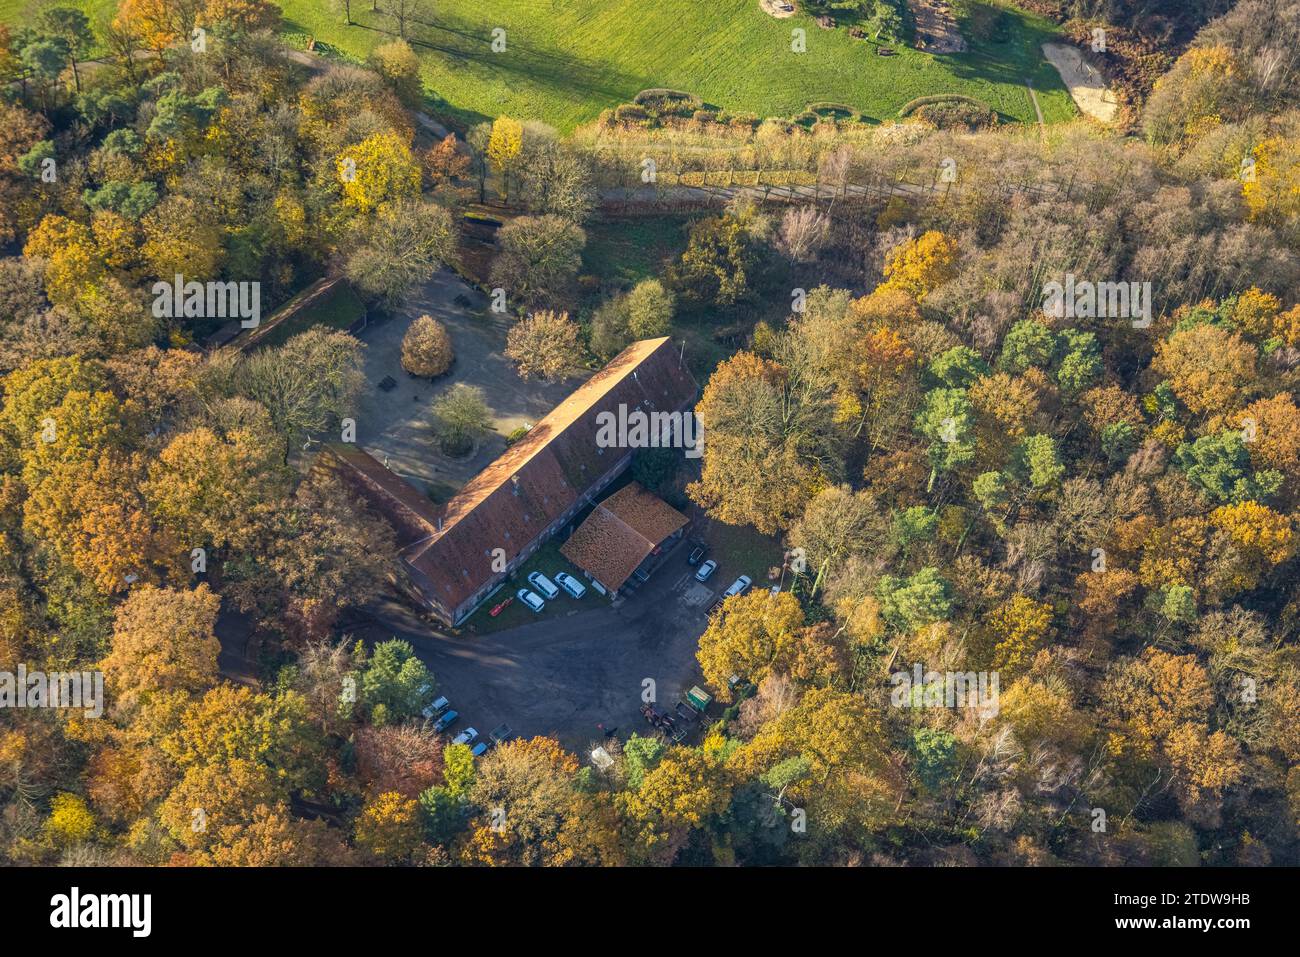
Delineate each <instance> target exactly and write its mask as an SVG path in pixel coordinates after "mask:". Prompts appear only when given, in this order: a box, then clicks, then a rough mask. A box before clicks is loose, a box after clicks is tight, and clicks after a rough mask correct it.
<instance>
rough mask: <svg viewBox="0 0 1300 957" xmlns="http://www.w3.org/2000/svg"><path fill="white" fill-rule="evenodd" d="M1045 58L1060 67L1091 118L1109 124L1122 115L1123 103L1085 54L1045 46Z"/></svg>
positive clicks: (1078, 103) (1054, 45) (1061, 45)
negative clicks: (1121, 104)
mask: <svg viewBox="0 0 1300 957" xmlns="http://www.w3.org/2000/svg"><path fill="white" fill-rule="evenodd" d="M1043 56H1045V57H1047V62H1049V63H1050V64H1052V66H1054V67H1056V72H1057V73H1059V74H1061V79H1062V80H1063V81H1064V82H1065V85H1066V86H1067V87H1068V88H1069V90H1070V96H1072V97H1073V98H1074V102H1075V105H1076V106H1078V107H1079V109H1080V110H1082V111H1083V113H1085V114H1086V115H1088V116H1091V117H1092V118H1093V119H1095V120H1100V121H1101V122H1103V123H1109V122H1110V121H1111V120H1113V119H1115V116H1116V114H1117V113H1119V103H1118V102H1117V101H1116V99H1115V94H1114V93H1112V92H1111V91H1110V84H1109V82H1108V81H1107V80H1106V77H1105V75H1104V74H1103V73H1102V72H1101V71H1100V70H1098V69H1097V68H1096V67H1094V66H1093V65H1092V64H1090V63H1089V62H1088V61H1087V60H1086V59H1085V58H1084V55H1083V51H1082V50H1080V49H1079V48H1078V47H1076V46H1071V45H1070V44H1067V43H1044V44H1043Z"/></svg>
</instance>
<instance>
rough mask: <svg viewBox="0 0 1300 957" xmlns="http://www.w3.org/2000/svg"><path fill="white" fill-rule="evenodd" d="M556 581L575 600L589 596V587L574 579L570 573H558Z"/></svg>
mask: <svg viewBox="0 0 1300 957" xmlns="http://www.w3.org/2000/svg"><path fill="white" fill-rule="evenodd" d="M555 580H556V581H557V582H559V585H560V587H561V588H563V589H564V590H565V591H567V592H568V593H569V594H570V595H572V596H573V597H574V598H581V597H582V596H583V595H585V594H587V586H586V585H584V584H583V583H582V582H580V581H578V579H576V578H574V577H573V576H572V575H570V574H569V573H568V572H556V573H555Z"/></svg>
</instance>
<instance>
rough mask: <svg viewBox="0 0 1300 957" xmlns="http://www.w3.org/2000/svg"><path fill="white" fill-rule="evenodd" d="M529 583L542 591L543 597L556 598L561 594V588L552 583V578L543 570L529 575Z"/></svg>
mask: <svg viewBox="0 0 1300 957" xmlns="http://www.w3.org/2000/svg"><path fill="white" fill-rule="evenodd" d="M528 584H530V585H532V586H533V587H534V588H536V589H537V590H538V591H539V592H541V593H542V595H543V597H545V598H547V599H552V598H556V597H558V596H559V594H560V590H559V589H558V588H556V587H555V585H554V584H552V583H551V580H550V579H549V578H547V577H546V576H545V575H543V574H542V573H541V572H533V573H532V574H531V575H529V576H528Z"/></svg>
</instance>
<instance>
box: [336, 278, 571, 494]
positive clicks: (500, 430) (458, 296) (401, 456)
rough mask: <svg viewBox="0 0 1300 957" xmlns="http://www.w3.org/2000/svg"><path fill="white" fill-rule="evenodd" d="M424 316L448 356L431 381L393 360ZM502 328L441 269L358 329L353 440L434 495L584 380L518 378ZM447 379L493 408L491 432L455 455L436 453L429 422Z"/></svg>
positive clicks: (482, 302) (471, 472)
mask: <svg viewBox="0 0 1300 957" xmlns="http://www.w3.org/2000/svg"><path fill="white" fill-rule="evenodd" d="M425 314H428V315H430V316H432V317H433V318H435V319H437V320H438V321H439V322H441V323H442V324H443V325H444V326H446V327H447V332H448V334H449V335H450V336H451V343H452V348H453V350H454V351H455V355H456V359H455V362H454V364H453V365H452V367H451V370H450V371H449V372H448V373H447V374H446V375H443V376H440V377H438V378H437V379H435V380H432V381H430V380H428V379H417V378H415V377H414V376H410V375H407V374H406V372H404V371H403V370H402V364H401V355H402V337H403V336H404V335H406V330H407V329H408V328H409V327H410V325H411V323H412V322H414V321H415V320H416V319H417V318H418V317H420V316H422V315H425ZM509 327H510V322H509V320H508V318H507V317H505V316H497V315H494V314H493V313H491V312H489V311H488V309H487V300H486V299H485V297H484V296H483V294H482V293H480V292H479V291H478V290H477V289H475V288H474V287H473V286H471V285H469V284H468V283H466V282H465V281H464V280H462V279H461V278H460V277H458V276H457V275H456V274H455V273H453V272H451V271H450V270H446V269H444V270H442V271H440V272H439V273H437V274H436V275H435V276H434V277H433V278H432V279H431V280H429V282H427V283H425V284H424V285H423V286H421V287H419V288H418V289H416V290H415V292H414V293H413V294H412V295H411V296H410V297H409V298H408V299H407V300H406V302H405V304H404V305H403V306H402V308H401V309H399V310H398V311H396V312H395V313H394V314H393V315H392V316H389V317H386V318H384V319H381V320H379V321H377V322H373V323H371V324H370V325H369V326H367V327H366V328H365V329H363V330H362V331H361V333H360V334H359V336H358V338H359V339H361V341H362V342H364V343H365V344H366V356H365V372H366V380H367V386H366V390H365V393H364V395H363V397H362V399H361V404H360V408H359V409H358V414H357V417H356V418H357V443H358V444H359V445H360V446H361V447H362V448H363V449H365V450H366V451H367V452H369V453H370V454H371V455H373V456H374V457H375V458H376V459H377V460H379V461H380V462H385V463H386V464H387V465H388V467H389V468H391V469H392V470H393V471H394V472H396V473H397V474H398V475H400V476H402V477H403V478H405V479H406V480H407V481H410V482H412V483H414V484H415V485H416V486H417V487H418V488H420V489H421V490H423V491H430V490H432V491H433V492H434V494H435V495H436V496H438V497H439V498H440V499H444V498H445V497H447V496H449V495H450V494H452V493H454V492H455V491H457V490H459V489H460V487H461V486H462V485H464V484H465V483H466V482H468V481H469V480H470V479H471V478H473V477H474V476H475V475H477V474H478V473H479V472H480V471H482V469H483V467H484V466H486V465H487V464H488V463H489V462H491V461H492V460H493V459H495V458H496V457H497V456H499V455H500V454H501V453H502V452H503V451H505V448H506V439H505V437H506V436H507V435H509V434H510V433H511V432H512V431H514V430H515V429H517V428H519V427H520V426H523V425H531V424H532V423H534V422H536V421H537V420H538V419H540V418H541V417H542V416H544V415H545V414H546V413H547V412H549V411H550V410H551V409H553V408H554V407H555V406H556V405H558V404H559V402H560V400H562V399H563V398H564V397H565V396H567V395H568V394H569V393H570V392H572V391H573V390H574V388H576V387H577V385H578V384H579V383H581V382H582V381H583V379H584V378H585V375H584V374H582V373H581V372H579V374H575V375H571V376H569V377H568V378H564V379H558V380H556V381H554V382H538V381H536V380H532V381H528V382H525V381H524V380H523V379H520V378H519V376H518V375H517V374H516V373H515V367H514V365H513V363H511V362H510V360H509V359H507V358H506V356H505V346H506V332H507V331H508V329H509ZM386 380H392V382H391V384H389V383H386ZM454 383H464V384H466V385H471V386H477V387H478V388H480V389H482V390H483V394H484V397H485V398H486V400H487V403H488V405H489V406H490V407H491V409H492V414H493V429H494V431H493V432H490V433H488V434H487V435H486V436H484V437H483V438H482V439H481V440H480V441H479V442H478V443H477V444H476V445H475V447H474V451H473V453H471V454H470V455H468V456H466V457H464V458H461V459H453V458H450V457H448V456H446V455H443V454H442V453H441V452H440V451H439V449H438V442H437V440H436V438H435V434H434V427H433V412H432V406H433V402H434V400H435V399H436V398H437V397H438V396H439V395H440V394H442V393H443V392H444V391H446V390H447V389H449V388H450V387H451V386H452V384H454ZM385 385H388V386H389V387H388V388H385V387H384V386H385Z"/></svg>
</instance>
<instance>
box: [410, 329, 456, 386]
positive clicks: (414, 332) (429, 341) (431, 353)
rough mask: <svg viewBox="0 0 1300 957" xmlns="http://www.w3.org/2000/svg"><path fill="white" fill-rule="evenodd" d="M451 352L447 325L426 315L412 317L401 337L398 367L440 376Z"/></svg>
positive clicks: (428, 376) (448, 362)
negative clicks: (413, 319) (414, 318)
mask: <svg viewBox="0 0 1300 957" xmlns="http://www.w3.org/2000/svg"><path fill="white" fill-rule="evenodd" d="M454 355H455V354H454V353H453V351H452V348H451V336H449V335H448V334H447V327H446V326H444V325H443V324H442V323H441V322H439V321H438V320H437V319H434V318H433V317H432V316H430V315H427V314H426V315H423V316H420V317H419V318H418V319H416V320H415V322H413V323H411V325H410V327H409V328H408V329H407V330H406V335H404V336H403V337H402V368H403V369H405V370H406V371H407V372H409V373H411V375H415V376H420V377H422V378H430V379H432V378H435V377H437V376H440V375H442V374H443V373H444V372H446V371H447V370H448V369H450V368H451V362H452V359H453V358H454Z"/></svg>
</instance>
